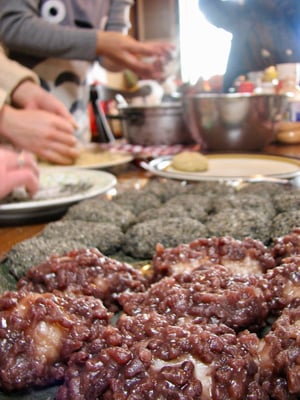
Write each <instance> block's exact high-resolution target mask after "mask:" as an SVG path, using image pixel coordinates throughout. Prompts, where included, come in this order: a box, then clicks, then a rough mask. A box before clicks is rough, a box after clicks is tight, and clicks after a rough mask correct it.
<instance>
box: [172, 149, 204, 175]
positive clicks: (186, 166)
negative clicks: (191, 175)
mask: <svg viewBox="0 0 300 400" xmlns="http://www.w3.org/2000/svg"><path fill="white" fill-rule="evenodd" d="M171 166H172V167H173V168H174V169H177V170H179V171H186V172H203V171H207V170H208V159H207V158H206V157H205V156H204V155H203V154H201V153H196V152H191V151H183V152H182V153H178V154H176V155H175V156H174V157H173V159H172V163H171Z"/></svg>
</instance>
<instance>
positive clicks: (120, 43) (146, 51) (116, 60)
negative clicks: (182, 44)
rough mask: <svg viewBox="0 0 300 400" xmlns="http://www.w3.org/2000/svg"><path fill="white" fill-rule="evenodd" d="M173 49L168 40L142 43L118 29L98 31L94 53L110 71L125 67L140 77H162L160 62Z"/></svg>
mask: <svg viewBox="0 0 300 400" xmlns="http://www.w3.org/2000/svg"><path fill="white" fill-rule="evenodd" d="M173 51H174V46H173V45H172V44H170V43H165V42H147V43H143V42H140V41H138V40H136V39H134V38H133V37H131V36H128V35H124V34H122V33H119V32H110V31H108V32H107V31H99V32H98V37H97V55H98V56H101V64H102V65H103V67H104V68H106V69H108V70H110V71H120V70H122V69H124V68H128V69H130V70H132V71H133V72H135V73H136V74H137V75H139V76H140V77H141V78H144V79H156V80H164V79H165V78H166V76H165V71H164V65H165V64H166V63H167V62H168V61H169V60H170V59H171V58H172V52H173ZM147 59H148V61H147ZM149 59H151V62H149Z"/></svg>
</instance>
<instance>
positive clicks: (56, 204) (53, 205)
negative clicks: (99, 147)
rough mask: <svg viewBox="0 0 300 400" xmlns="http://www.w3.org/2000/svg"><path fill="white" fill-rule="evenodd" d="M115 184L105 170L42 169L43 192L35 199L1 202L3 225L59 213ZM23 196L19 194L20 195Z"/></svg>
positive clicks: (114, 178) (115, 180)
mask: <svg viewBox="0 0 300 400" xmlns="http://www.w3.org/2000/svg"><path fill="white" fill-rule="evenodd" d="M116 183H117V179H116V177H115V176H114V175H112V174H110V173H108V172H105V171H91V170H81V169H72V170H66V169H65V168H61V169H59V168H43V169H41V173H40V189H39V191H38V192H37V193H36V195H35V196H34V197H33V198H32V199H29V200H25V201H16V202H8V203H0V222H1V221H2V222H8V221H12V222H13V221H14V222H17V221H18V220H20V221H25V220H30V219H33V220H35V219H36V218H41V219H43V217H45V216H46V217H48V216H51V215H52V214H53V215H55V214H56V213H58V214H60V213H62V212H63V211H66V209H67V208H68V207H69V206H70V205H71V204H74V203H77V202H78V201H81V200H84V199H88V198H91V197H95V196H97V195H100V194H102V193H105V192H107V191H108V190H109V189H111V188H112V187H114V186H115V185H116ZM16 193H17V194H18V192H16ZM23 193H24V192H22V190H20V191H19V194H23Z"/></svg>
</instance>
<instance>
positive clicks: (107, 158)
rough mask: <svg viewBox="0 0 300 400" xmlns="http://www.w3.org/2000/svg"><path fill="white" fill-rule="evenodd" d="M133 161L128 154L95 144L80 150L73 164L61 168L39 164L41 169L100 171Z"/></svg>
mask: <svg viewBox="0 0 300 400" xmlns="http://www.w3.org/2000/svg"><path fill="white" fill-rule="evenodd" d="M132 160H133V156H132V155H131V154H128V153H121V152H113V151H110V150H105V149H103V148H102V147H101V145H99V144H97V143H91V144H90V145H88V146H86V147H85V148H83V149H82V153H81V154H80V155H79V157H78V160H77V161H76V163H75V164H72V165H67V166H64V167H61V166H59V165H54V164H53V165H51V164H48V163H44V162H40V166H41V167H42V168H48V167H49V168H50V167H51V168H66V169H70V168H71V169H73V168H83V169H101V168H109V167H114V166H117V165H121V164H126V163H129V162H130V161H132Z"/></svg>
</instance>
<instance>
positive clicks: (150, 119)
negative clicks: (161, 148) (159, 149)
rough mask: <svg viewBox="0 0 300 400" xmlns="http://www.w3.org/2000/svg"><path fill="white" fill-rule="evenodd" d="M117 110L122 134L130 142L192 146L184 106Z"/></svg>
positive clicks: (168, 104)
mask: <svg viewBox="0 0 300 400" xmlns="http://www.w3.org/2000/svg"><path fill="white" fill-rule="evenodd" d="M118 108H119V112H120V118H121V121H122V130H123V135H124V137H125V138H126V139H127V141H128V143H131V144H138V145H141V146H157V145H175V144H191V143H193V140H192V137H191V135H190V133H189V132H188V129H187V128H186V126H185V123H184V119H183V109H182V104H181V103H178V102H174V103H161V104H160V105H155V106H149V105H146V106H130V105H120V106H119V107H118Z"/></svg>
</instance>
